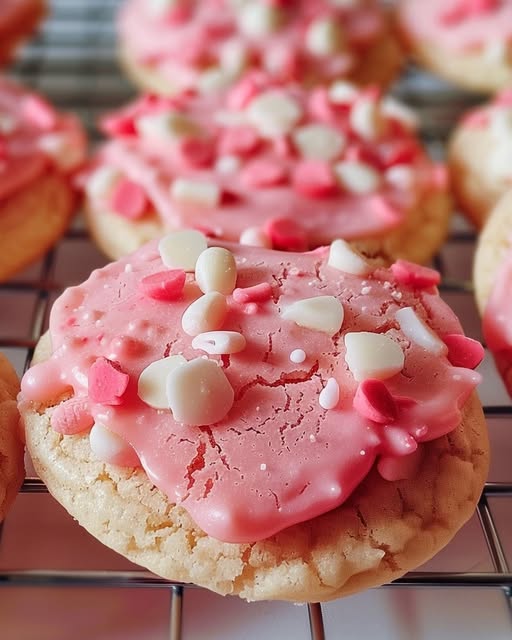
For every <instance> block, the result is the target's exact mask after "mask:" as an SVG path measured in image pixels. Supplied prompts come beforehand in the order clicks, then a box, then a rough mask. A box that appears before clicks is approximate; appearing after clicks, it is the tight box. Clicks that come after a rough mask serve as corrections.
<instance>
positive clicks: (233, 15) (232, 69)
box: [119, 0, 400, 93]
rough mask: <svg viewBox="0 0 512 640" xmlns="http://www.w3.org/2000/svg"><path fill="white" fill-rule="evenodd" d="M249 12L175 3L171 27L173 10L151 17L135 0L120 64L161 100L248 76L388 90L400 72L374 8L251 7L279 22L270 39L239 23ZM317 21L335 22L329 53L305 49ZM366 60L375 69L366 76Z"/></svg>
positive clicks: (311, 0)
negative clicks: (250, 72)
mask: <svg viewBox="0 0 512 640" xmlns="http://www.w3.org/2000/svg"><path fill="white" fill-rule="evenodd" d="M250 4H251V3H250V2H246V3H236V2H230V1H229V0H201V2H197V1H194V2H178V3H177V5H178V7H177V10H174V14H175V15H177V14H178V12H180V8H181V18H180V19H177V20H173V19H172V14H173V9H168V10H167V12H166V15H165V12H164V15H157V12H155V15H151V6H150V3H147V2H145V1H144V0H130V2H127V3H125V5H124V6H123V8H122V10H121V13H120V15H119V31H120V35H121V47H122V51H123V58H127V59H128V60H129V61H130V67H131V66H133V65H135V66H136V68H140V72H141V73H142V78H141V81H142V86H146V87H148V84H150V83H151V80H150V78H148V77H146V78H144V75H147V76H149V77H151V76H152V75H155V77H156V81H152V82H153V89H154V90H158V91H161V92H162V93H169V92H177V91H180V90H183V89H190V88H193V89H198V88H199V89H201V90H203V91H212V90H218V89H219V88H224V87H225V86H226V85H227V84H230V83H232V82H234V81H235V80H236V78H237V77H238V76H239V75H240V73H242V72H243V71H244V70H245V69H248V68H249V69H259V70H265V71H266V72H272V73H273V74H275V75H276V76H277V77H279V78H284V79H290V78H293V79H297V80H299V81H301V82H307V83H309V84H311V83H317V82H319V81H329V80H332V79H333V78H339V77H347V76H348V77H352V78H354V79H355V80H356V81H358V80H360V81H361V82H363V83H367V82H372V81H374V82H375V81H379V79H380V80H381V81H382V83H383V84H388V83H389V82H390V80H391V79H392V77H393V76H394V74H395V73H396V71H397V68H398V66H399V64H400V54H399V51H398V48H397V47H396V45H395V44H394V42H393V41H392V38H391V34H390V30H389V27H388V23H387V18H386V16H385V14H384V12H383V11H382V9H381V8H380V7H378V6H377V3H376V2H374V1H373V0H360V1H358V2H356V3H353V6H352V7H346V8H342V7H336V6H335V3H330V2H327V1H326V0H300V1H298V2H297V1H295V2H293V3H286V2H285V3H283V2H281V3H279V5H277V4H275V3H274V4H272V3H262V2H259V3H258V2H253V3H252V4H253V5H256V10H257V9H258V8H259V9H261V10H262V11H263V10H264V8H265V7H267V8H268V7H270V9H269V11H270V12H273V13H275V15H276V18H277V20H276V23H275V24H274V26H272V25H270V24H269V26H268V31H267V32H266V33H265V32H260V33H257V34H253V35H251V34H250V33H246V32H244V31H246V30H245V29H244V28H241V27H240V23H239V22H238V23H237V14H238V15H239V16H240V15H241V14H242V13H243V12H247V6H248V5H250ZM180 5H181V7H180ZM242 5H244V6H242ZM258 5H259V6H258ZM287 5H288V6H287ZM292 5H293V7H292ZM262 7H263V9H262ZM292 9H293V10H292ZM249 10H250V8H249ZM169 15H171V19H170V18H169ZM315 19H323V20H325V19H328V20H332V22H333V24H334V25H335V26H334V27H331V29H330V31H331V33H332V32H333V31H334V32H335V35H334V38H333V37H332V36H331V38H330V46H331V48H332V50H330V51H325V53H323V52H320V51H317V52H316V53H315V52H314V51H310V50H308V47H307V44H306V43H307V32H308V28H309V26H310V25H311V23H313V22H314V21H315ZM256 23H257V18H256V16H254V18H251V19H249V20H248V24H249V25H255V24H256ZM191 43H193V44H194V46H191ZM321 43H322V44H323V46H329V34H325V35H324V36H321ZM376 51H378V52H379V53H380V57H379V56H377V55H375V53H376ZM374 56H375V57H374ZM369 57H371V58H372V60H371V62H372V66H373V69H372V68H371V67H370V68H367V65H366V62H367V58H369ZM137 75H138V74H137Z"/></svg>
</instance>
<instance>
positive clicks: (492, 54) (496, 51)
mask: <svg viewBox="0 0 512 640" xmlns="http://www.w3.org/2000/svg"><path fill="white" fill-rule="evenodd" d="M483 55H484V59H485V61H486V62H488V63H489V64H503V63H506V62H508V44H507V42H506V40H494V41H493V42H489V43H488V44H486V45H485V47H484V51H483Z"/></svg>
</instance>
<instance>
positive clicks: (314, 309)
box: [281, 296, 344, 336]
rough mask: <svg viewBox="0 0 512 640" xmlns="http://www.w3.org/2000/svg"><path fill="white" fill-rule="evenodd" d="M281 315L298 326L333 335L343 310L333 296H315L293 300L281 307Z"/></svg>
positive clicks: (339, 325)
mask: <svg viewBox="0 0 512 640" xmlns="http://www.w3.org/2000/svg"><path fill="white" fill-rule="evenodd" d="M281 315H282V317H283V318H284V319H285V320H291V321H292V322H295V324H297V325H299V327H305V328H306V329H313V330H314V331H321V332H322V333H327V334H328V335H330V336H333V335H334V334H335V333H337V332H338V331H339V330H340V329H341V325H342V324H343V317H344V310H343V306H342V304H341V302H340V301H339V300H338V299H337V298H335V297H334V296H317V297H316V298H306V299H304V300H298V301H297V302H294V303H293V304H291V305H290V306H289V307H286V308H285V309H283V311H282V312H281Z"/></svg>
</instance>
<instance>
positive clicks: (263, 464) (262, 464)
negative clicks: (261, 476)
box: [260, 462, 267, 471]
mask: <svg viewBox="0 0 512 640" xmlns="http://www.w3.org/2000/svg"><path fill="white" fill-rule="evenodd" d="M260 469H261V470H262V471H266V470H267V465H266V464H265V463H264V462H262V463H261V464H260Z"/></svg>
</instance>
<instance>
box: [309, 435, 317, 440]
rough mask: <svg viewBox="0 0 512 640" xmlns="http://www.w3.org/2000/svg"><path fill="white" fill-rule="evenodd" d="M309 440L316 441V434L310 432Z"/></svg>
mask: <svg viewBox="0 0 512 640" xmlns="http://www.w3.org/2000/svg"><path fill="white" fill-rule="evenodd" d="M309 441H310V442H316V436H315V435H313V434H311V435H310V436H309Z"/></svg>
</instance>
